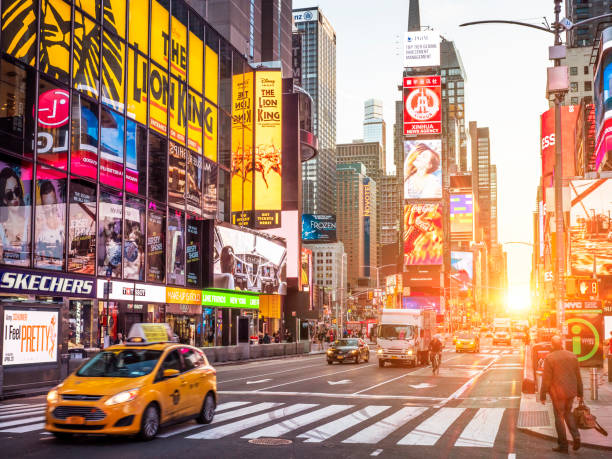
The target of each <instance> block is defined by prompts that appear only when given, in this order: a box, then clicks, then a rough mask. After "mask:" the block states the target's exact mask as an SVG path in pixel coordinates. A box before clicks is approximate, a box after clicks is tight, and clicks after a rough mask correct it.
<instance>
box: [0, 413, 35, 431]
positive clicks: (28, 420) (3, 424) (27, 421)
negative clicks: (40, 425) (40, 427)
mask: <svg viewBox="0 0 612 459" xmlns="http://www.w3.org/2000/svg"><path fill="white" fill-rule="evenodd" d="M44 420H45V417H44V416H36V417H34V418H25V419H18V420H16V421H8V422H0V428H2V427H11V426H16V425H19V424H31V423H33V422H39V421H44Z"/></svg>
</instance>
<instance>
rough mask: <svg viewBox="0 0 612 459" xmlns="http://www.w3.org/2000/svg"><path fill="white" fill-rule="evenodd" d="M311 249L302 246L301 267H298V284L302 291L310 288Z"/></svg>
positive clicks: (307, 290)
mask: <svg viewBox="0 0 612 459" xmlns="http://www.w3.org/2000/svg"><path fill="white" fill-rule="evenodd" d="M312 267H313V266H312V250H310V249H306V248H304V247H302V257H301V269H300V284H301V285H302V291H303V292H309V291H310V290H311V287H310V284H311V282H312V280H313V279H312Z"/></svg>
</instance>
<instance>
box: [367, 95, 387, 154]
mask: <svg viewBox="0 0 612 459" xmlns="http://www.w3.org/2000/svg"><path fill="white" fill-rule="evenodd" d="M363 112H364V113H363V141H364V142H379V143H380V145H381V146H382V151H383V154H386V151H387V140H386V139H387V136H386V129H387V124H386V123H385V120H384V119H383V104H382V100H378V99H368V100H366V101H365V102H364V103H363Z"/></svg>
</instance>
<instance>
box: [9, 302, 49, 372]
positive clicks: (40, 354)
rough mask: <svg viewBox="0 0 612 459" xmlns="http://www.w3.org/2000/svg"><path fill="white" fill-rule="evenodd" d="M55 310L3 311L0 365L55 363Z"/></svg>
mask: <svg viewBox="0 0 612 459" xmlns="http://www.w3.org/2000/svg"><path fill="white" fill-rule="evenodd" d="M57 332H58V312H57V311H52V310H49V311H42V310H38V311H33V310H10V309H5V310H4V337H3V340H2V365H19V364H25V363H51V362H57V344H58V343H57V341H58V339H57V338H58V335H57Z"/></svg>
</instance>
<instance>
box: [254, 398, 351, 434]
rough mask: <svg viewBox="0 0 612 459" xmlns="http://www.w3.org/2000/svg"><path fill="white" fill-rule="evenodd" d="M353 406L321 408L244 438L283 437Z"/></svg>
mask: <svg viewBox="0 0 612 459" xmlns="http://www.w3.org/2000/svg"><path fill="white" fill-rule="evenodd" d="M353 406H354V405H329V406H326V407H325V408H321V409H320V410H316V411H313V412H311V413H307V414H303V415H301V416H298V417H297V418H292V419H287V420H285V421H282V422H281V423H279V424H274V425H272V426H270V427H265V428H263V429H260V430H256V431H255V432H251V433H250V434H247V435H244V436H243V437H242V438H260V437H270V438H277V437H282V436H283V435H285V434H286V433H288V432H291V431H292V430H296V429H299V428H300V427H304V426H306V425H308V424H312V423H313V422H315V421H318V420H319V419H324V418H328V417H329V416H332V415H334V414H336V413H339V412H340V411H345V410H348V409H349V408H353Z"/></svg>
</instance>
